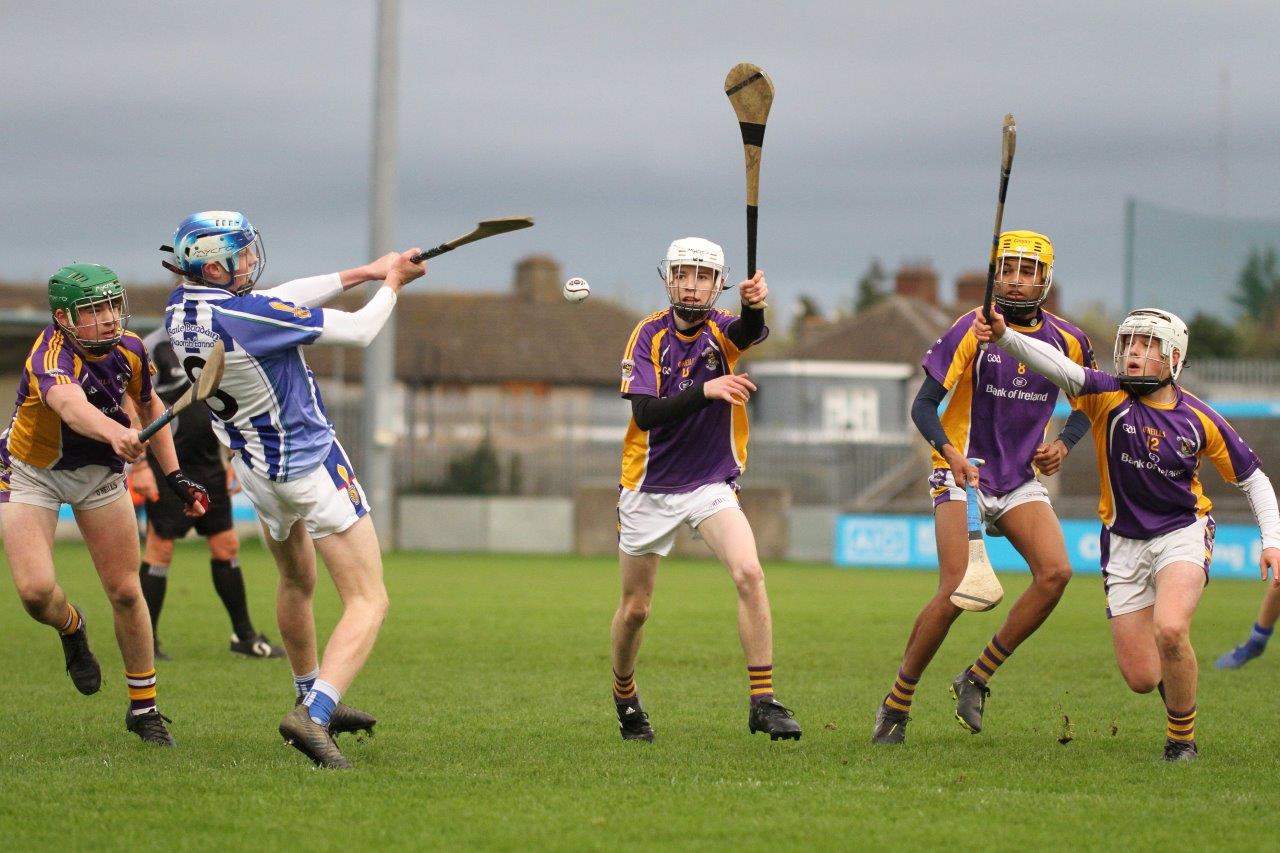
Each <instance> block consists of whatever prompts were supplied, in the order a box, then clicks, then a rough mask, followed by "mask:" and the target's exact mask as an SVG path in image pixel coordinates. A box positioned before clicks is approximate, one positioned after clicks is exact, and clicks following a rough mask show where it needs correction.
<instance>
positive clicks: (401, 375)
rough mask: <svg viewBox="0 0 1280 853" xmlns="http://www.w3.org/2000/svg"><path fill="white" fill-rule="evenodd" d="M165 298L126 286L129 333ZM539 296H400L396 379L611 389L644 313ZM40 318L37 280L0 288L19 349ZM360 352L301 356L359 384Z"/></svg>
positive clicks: (1, 309)
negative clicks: (17, 331)
mask: <svg viewBox="0 0 1280 853" xmlns="http://www.w3.org/2000/svg"><path fill="white" fill-rule="evenodd" d="M170 292H171V290H170V289H169V288H168V287H164V286H154V287H148V286H141V285H136V286H131V287H130V288H129V310H130V312H131V314H132V315H133V317H134V323H133V325H132V328H134V329H135V330H137V331H144V332H145V331H146V328H145V327H144V324H146V323H148V322H150V323H154V322H157V321H158V320H159V319H160V318H161V317H162V316H163V314H164V306H165V304H166V303H167V301H168V299H169V294H170ZM544 297H545V294H543V295H542V296H539V297H537V298H534V297H531V296H529V295H527V294H525V295H520V294H517V293H514V292H508V293H485V294H466V293H421V292H418V293H413V292H406V293H404V294H402V295H401V297H400V299H399V301H398V302H397V305H396V377H397V378H398V379H400V380H402V381H405V382H446V383H498V382H539V383H549V384H553V385H590V386H612V385H616V384H617V382H618V380H619V376H620V375H621V374H620V372H619V366H618V365H619V363H620V362H621V360H622V351H623V349H624V348H625V346H626V343H627V339H628V338H629V337H630V335H631V331H632V330H633V329H634V328H635V325H636V323H638V322H639V321H640V319H641V317H642V315H640V314H637V313H635V312H633V311H631V310H629V309H627V308H624V307H622V306H620V305H618V304H617V303H614V302H610V301H609V300H607V299H600V298H594V299H589V300H587V301H586V302H582V303H579V304H571V303H569V302H566V301H564V300H563V299H560V298H559V297H558V296H556V298H555V300H554V301H551V300H550V299H547V298H544ZM362 301H363V297H362V296H361V295H360V294H359V293H348V294H345V295H344V296H342V297H341V298H339V299H336V300H334V301H333V303H331V305H332V306H333V307H340V308H344V309H346V310H355V309H356V308H358V307H359V306H360V304H361V303H362ZM48 312H49V309H48V301H47V299H46V297H45V285H44V284H42V283H26V284H12V283H0V314H4V315H7V316H8V317H9V318H11V319H16V320H17V321H19V325H24V326H25V325H30V326H31V335H29V336H26V337H24V338H23V342H22V346H23V347H26V346H29V345H30V340H31V339H32V338H34V335H35V330H36V328H37V327H38V326H43V325H44V324H46V323H47V322H48V321H49V320H48V317H49V313H48ZM28 318H29V319H28ZM140 320H141V321H142V323H140V322H139V321H140ZM15 351H16V350H15ZM362 356H363V352H362V351H361V350H359V349H354V348H349V347H341V348H339V347H327V346H315V347H310V348H308V350H307V363H308V364H309V365H310V366H311V368H312V369H313V370H314V371H315V372H316V374H317V375H319V376H322V377H330V376H334V375H335V372H340V373H341V375H342V376H343V377H344V378H345V379H347V380H349V381H353V382H359V381H360V380H361V364H362Z"/></svg>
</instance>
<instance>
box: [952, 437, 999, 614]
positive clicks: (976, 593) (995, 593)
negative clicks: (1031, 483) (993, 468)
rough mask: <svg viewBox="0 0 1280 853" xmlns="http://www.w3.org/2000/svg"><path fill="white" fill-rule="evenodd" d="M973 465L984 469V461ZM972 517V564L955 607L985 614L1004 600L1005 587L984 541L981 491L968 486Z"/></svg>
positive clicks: (956, 595) (973, 461) (958, 589)
mask: <svg viewBox="0 0 1280 853" xmlns="http://www.w3.org/2000/svg"><path fill="white" fill-rule="evenodd" d="M969 462H970V463H971V464H973V465H977V466H982V465H983V464H984V462H983V460H981V459H970V460H969ZM964 493H965V498H966V505H967V509H968V516H969V564H968V565H967V566H965V569H964V577H963V578H962V579H961V580H960V585H959V586H958V587H956V591H955V592H953V593H951V603H952V604H954V605H955V606H956V607H959V608H960V609H961V610H969V611H971V612H974V613H981V612H983V611H984V610H990V609H991V608H993V607H995V606H996V605H997V604H999V603H1000V599H1002V598H1004V587H1002V586H1000V580H999V579H998V578H997V577H996V573H995V570H994V569H993V568H991V561H990V560H988V559H987V545H986V543H985V542H984V541H983V540H982V510H981V509H980V508H979V507H978V490H977V489H976V488H974V487H973V486H972V485H970V484H969V483H965V484H964Z"/></svg>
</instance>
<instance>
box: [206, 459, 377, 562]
mask: <svg viewBox="0 0 1280 853" xmlns="http://www.w3.org/2000/svg"><path fill="white" fill-rule="evenodd" d="M231 464H232V465H233V466H234V467H235V470H236V476H237V477H238V478H239V479H240V485H241V486H242V487H243V488H244V492H245V494H246V495H248V496H249V500H251V501H252V502H253V507H254V509H256V510H257V511H258V517H259V518H260V519H261V520H262V523H263V524H264V525H266V528H267V532H268V533H270V534H271V538H272V539H274V540H276V541H277V542H283V541H284V540H285V539H287V538H289V530H290V528H292V527H293V525H294V523H295V522H297V521H299V520H301V521H302V523H303V525H304V526H305V527H306V528H307V532H308V533H309V534H311V538H312V539H319V538H321V537H322V536H328V535H330V534H332V533H341V532H342V531H344V530H346V529H347V528H348V527H350V526H351V525H353V524H355V523H356V522H357V521H359V520H360V519H361V518H363V517H364V516H366V515H368V514H369V500H368V498H366V497H365V494H364V489H363V488H361V486H360V483H359V482H357V480H356V472H355V471H354V470H353V469H352V468H351V462H350V461H349V460H348V459H347V454H346V453H345V452H344V451H343V449H342V445H341V444H339V443H338V442H337V441H336V440H335V441H334V442H333V446H332V447H330V448H329V455H328V456H327V457H326V458H325V460H324V462H323V463H321V465H320V466H319V467H317V468H315V469H314V470H312V471H309V472H308V473H306V474H304V475H303V476H301V477H299V478H298V479H296V480H289V481H288V482H283V483H277V482H275V481H273V480H268V479H267V478H266V477H264V476H262V475H261V474H259V473H257V472H256V471H253V470H251V469H250V468H249V467H248V466H247V465H245V463H244V461H243V460H241V458H240V457H239V456H234V457H232V459H231Z"/></svg>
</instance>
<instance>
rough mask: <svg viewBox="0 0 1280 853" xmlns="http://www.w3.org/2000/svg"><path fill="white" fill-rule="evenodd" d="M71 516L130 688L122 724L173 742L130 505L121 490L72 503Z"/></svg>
mask: <svg viewBox="0 0 1280 853" xmlns="http://www.w3.org/2000/svg"><path fill="white" fill-rule="evenodd" d="M75 516H76V524H77V525H78V526H79V528H80V535H81V536H83V537H84V542H85V545H86V546H87V547H88V549H89V556H90V558H91V559H92V560H93V565H94V568H95V569H96V570H97V572H98V578H99V580H100V581H101V583H102V589H103V591H105V592H106V594H107V600H108V601H110V602H111V610H112V613H113V615H114V617H115V629H116V643H117V644H118V645H119V646H120V655H121V657H123V658H124V667H125V679H126V681H127V683H128V688H129V711H128V713H127V714H126V715H125V724H126V728H128V730H129V731H131V732H134V733H135V734H137V735H138V736H139V737H140V738H142V740H143V741H145V742H147V743H152V744H156V745H158V746H173V745H174V741H173V737H172V736H171V735H170V734H169V731H168V729H167V728H166V727H165V719H164V717H163V716H161V714H160V712H159V711H158V710H157V709H156V670H155V657H154V655H155V646H154V640H153V638H152V635H151V615H150V613H149V612H148V611H147V603H146V600H145V599H144V598H143V597H142V585H141V583H140V581H139V577H138V571H137V568H136V567H137V565H138V562H139V559H140V556H141V555H140V554H139V551H138V535H137V526H136V524H135V523H134V519H135V516H134V511H133V504H132V502H131V501H130V499H129V496H128V494H127V493H126V492H125V491H124V490H123V489H121V490H119V492H118V494H117V496H116V497H115V498H114V499H112V500H110V501H109V502H107V503H104V504H101V505H94V506H89V505H87V504H85V505H81V506H77V507H75Z"/></svg>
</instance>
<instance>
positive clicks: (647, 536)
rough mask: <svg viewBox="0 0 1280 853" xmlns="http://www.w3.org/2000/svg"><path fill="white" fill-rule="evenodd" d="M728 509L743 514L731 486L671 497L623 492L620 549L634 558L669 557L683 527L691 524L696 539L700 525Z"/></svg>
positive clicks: (701, 488) (620, 496)
mask: <svg viewBox="0 0 1280 853" xmlns="http://www.w3.org/2000/svg"><path fill="white" fill-rule="evenodd" d="M726 509H732V510H736V511H738V512H741V511H742V508H741V506H740V505H739V503H738V490H737V489H736V488H734V487H733V486H732V485H730V484H728V483H709V484H707V485H705V486H699V487H698V488H696V489H694V490H693V491H692V492H681V493H679V494H670V495H664V494H655V493H653V492H637V491H633V490H631V489H623V490H622V491H621V492H620V493H619V494H618V548H620V549H621V550H622V551H623V553H626V554H630V555H631V556H633V557H639V556H641V555H642V554H657V555H658V556H660V557H665V556H667V555H668V554H670V553H671V548H672V547H673V546H674V545H675V544H676V532H677V531H678V530H679V529H680V525H681V524H687V525H689V529H690V530H692V531H693V532H694V536H695V537H696V536H697V531H698V525H699V524H701V523H702V522H704V521H706V520H707V519H708V518H710V517H711V516H713V515H715V514H716V513H717V512H720V511H721V510H726Z"/></svg>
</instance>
